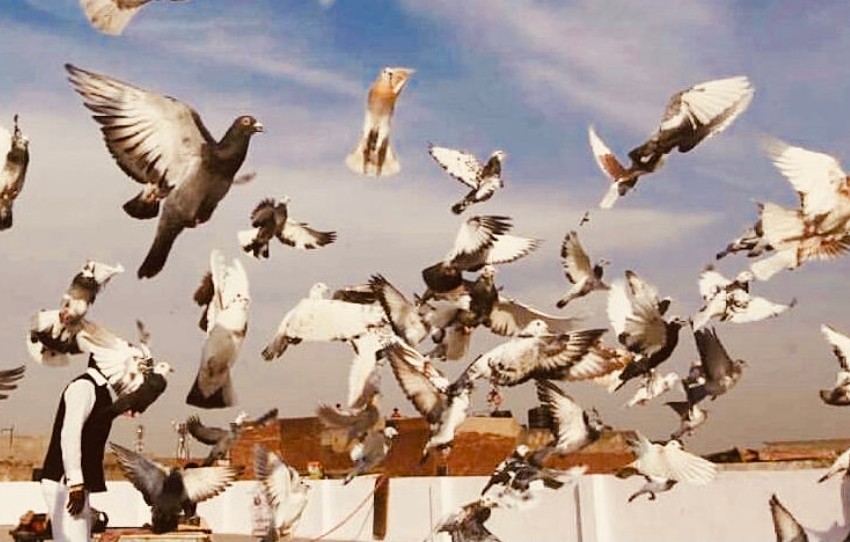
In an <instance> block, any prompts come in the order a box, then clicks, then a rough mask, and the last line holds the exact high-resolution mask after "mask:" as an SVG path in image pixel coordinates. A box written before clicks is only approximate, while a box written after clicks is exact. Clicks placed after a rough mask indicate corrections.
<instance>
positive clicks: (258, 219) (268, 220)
mask: <svg viewBox="0 0 850 542" xmlns="http://www.w3.org/2000/svg"><path fill="white" fill-rule="evenodd" d="M288 205H289V197H285V198H281V199H279V200H277V201H275V200H273V199H271V198H267V199H264V200H263V201H261V202H260V203H259V205H257V207H256V208H255V209H254V211H253V212H252V213H251V228H252V229H250V230H241V231H239V232H238V233H237V237H238V238H239V245H240V246H241V247H242V250H244V251H245V252H247V253H248V254H251V255H253V256H254V257H255V258H268V257H269V241H271V240H272V238H273V237H277V239H278V241H280V242H281V243H283V244H285V245H289V246H291V247H295V248H297V249H298V250H311V249H314V248H319V247H323V246H325V245H329V244H331V243H333V242H334V241H335V240H336V232H333V231H328V232H324V231H318V230H314V229H313V228H311V227H310V226H308V225H307V224H306V223H304V222H297V221H295V220H293V219H292V218H290V217H289V210H288Z"/></svg>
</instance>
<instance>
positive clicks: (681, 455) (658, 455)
mask: <svg viewBox="0 0 850 542" xmlns="http://www.w3.org/2000/svg"><path fill="white" fill-rule="evenodd" d="M628 444H629V447H630V448H631V449H632V452H634V454H635V456H636V459H635V460H634V461H632V462H631V463H630V464H629V465H628V467H627V468H626V471H627V474H629V473H631V472H630V469H631V470H633V471H634V472H636V473H637V474H640V475H641V476H643V477H644V478H645V479H646V481H647V483H646V484H645V485H644V486H643V487H642V488H641V489H640V490H639V491H638V492H636V493H634V494H633V495H631V496H630V497H629V502H632V501H633V500H635V499H636V498H637V497H639V496H640V495H644V494H647V495H649V500H652V501H654V500H655V494H656V493H659V492H662V491H668V490H670V489H672V487H673V486H674V485H675V484H676V483H677V482H687V483H689V484H694V485H706V484H708V483H710V482H711V481H712V480H714V478H715V477H716V476H717V466H716V465H715V464H714V463H712V462H711V461H708V460H707V459H703V458H702V457H700V456H698V455H694V454H692V453H690V452H686V451H685V450H683V449H682V443H681V442H679V441H678V440H670V441H667V443H666V444H663V445H662V444H658V443H654V442H650V441H649V440H648V439H647V438H646V437H644V436H643V435H641V434H640V433H637V438H636V439H629V441H628Z"/></svg>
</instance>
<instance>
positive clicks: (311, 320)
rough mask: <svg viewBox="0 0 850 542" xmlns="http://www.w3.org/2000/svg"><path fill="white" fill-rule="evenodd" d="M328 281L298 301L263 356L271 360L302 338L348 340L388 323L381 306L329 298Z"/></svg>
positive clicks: (313, 288)
mask: <svg viewBox="0 0 850 542" xmlns="http://www.w3.org/2000/svg"><path fill="white" fill-rule="evenodd" d="M328 292H329V288H328V286H327V284H325V283H323V282H318V283H316V284H314V285H313V286H312V287H311V288H310V292H309V294H308V296H307V297H306V298H304V299H302V300H301V301H299V302H298V304H297V305H295V307H293V308H292V309H291V310H290V311H289V312H287V313H286V314H285V315H284V317H283V320H281V322H280V325H279V326H278V329H277V333H275V336H274V337H273V338H272V340H271V341H270V342H269V343H268V345H266V347H265V348H264V349H263V352H262V355H263V359H265V360H266V361H271V360H273V359H275V358H278V357H280V356H281V355H283V353H284V352H286V349H287V347H288V346H289V345H290V344H298V343H300V342H301V341H349V340H351V339H353V338H355V337H357V336H360V335H362V334H364V333H366V332H368V331H369V330H373V329H376V328H380V327H384V326H388V322H387V320H386V316H385V315H384V310H383V309H382V308H381V307H380V306H379V305H374V304H368V305H363V304H358V303H348V302H345V301H339V300H336V299H327V298H326V296H327V294H328Z"/></svg>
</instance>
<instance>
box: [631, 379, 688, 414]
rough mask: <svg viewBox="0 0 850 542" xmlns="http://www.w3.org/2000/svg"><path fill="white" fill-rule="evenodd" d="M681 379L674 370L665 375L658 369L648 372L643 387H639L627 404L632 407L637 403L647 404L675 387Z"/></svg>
mask: <svg viewBox="0 0 850 542" xmlns="http://www.w3.org/2000/svg"><path fill="white" fill-rule="evenodd" d="M678 381H679V375H678V374H676V373H674V372H669V373H667V374H666V375H664V376H661V374H660V373H659V372H658V371H655V370H652V371H649V372H648V373H647V374H646V378H645V379H644V382H643V384H642V385H641V387H639V388H638V389H637V391H636V392H635V394H634V395H633V396H632V398H631V399H629V400H628V402H626V406H627V407H629V408H632V407H634V406H637V405H641V406H643V405H646V404H648V403H649V402H650V401H651V400H653V399H655V398H656V397H658V396H659V395H663V394H664V393H667V392H668V391H670V390H672V389H673V386H675V385H676V382H678Z"/></svg>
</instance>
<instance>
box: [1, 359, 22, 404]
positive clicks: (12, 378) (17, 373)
mask: <svg viewBox="0 0 850 542" xmlns="http://www.w3.org/2000/svg"><path fill="white" fill-rule="evenodd" d="M25 372H26V366H25V365H19V366H18V367H15V368H13V369H3V370H2V371H0V401H2V400H3V399H8V398H9V394H8V392H10V391H12V390H15V389H17V388H18V381H19V380H20V379H22V378H23V377H24V373H25Z"/></svg>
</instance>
